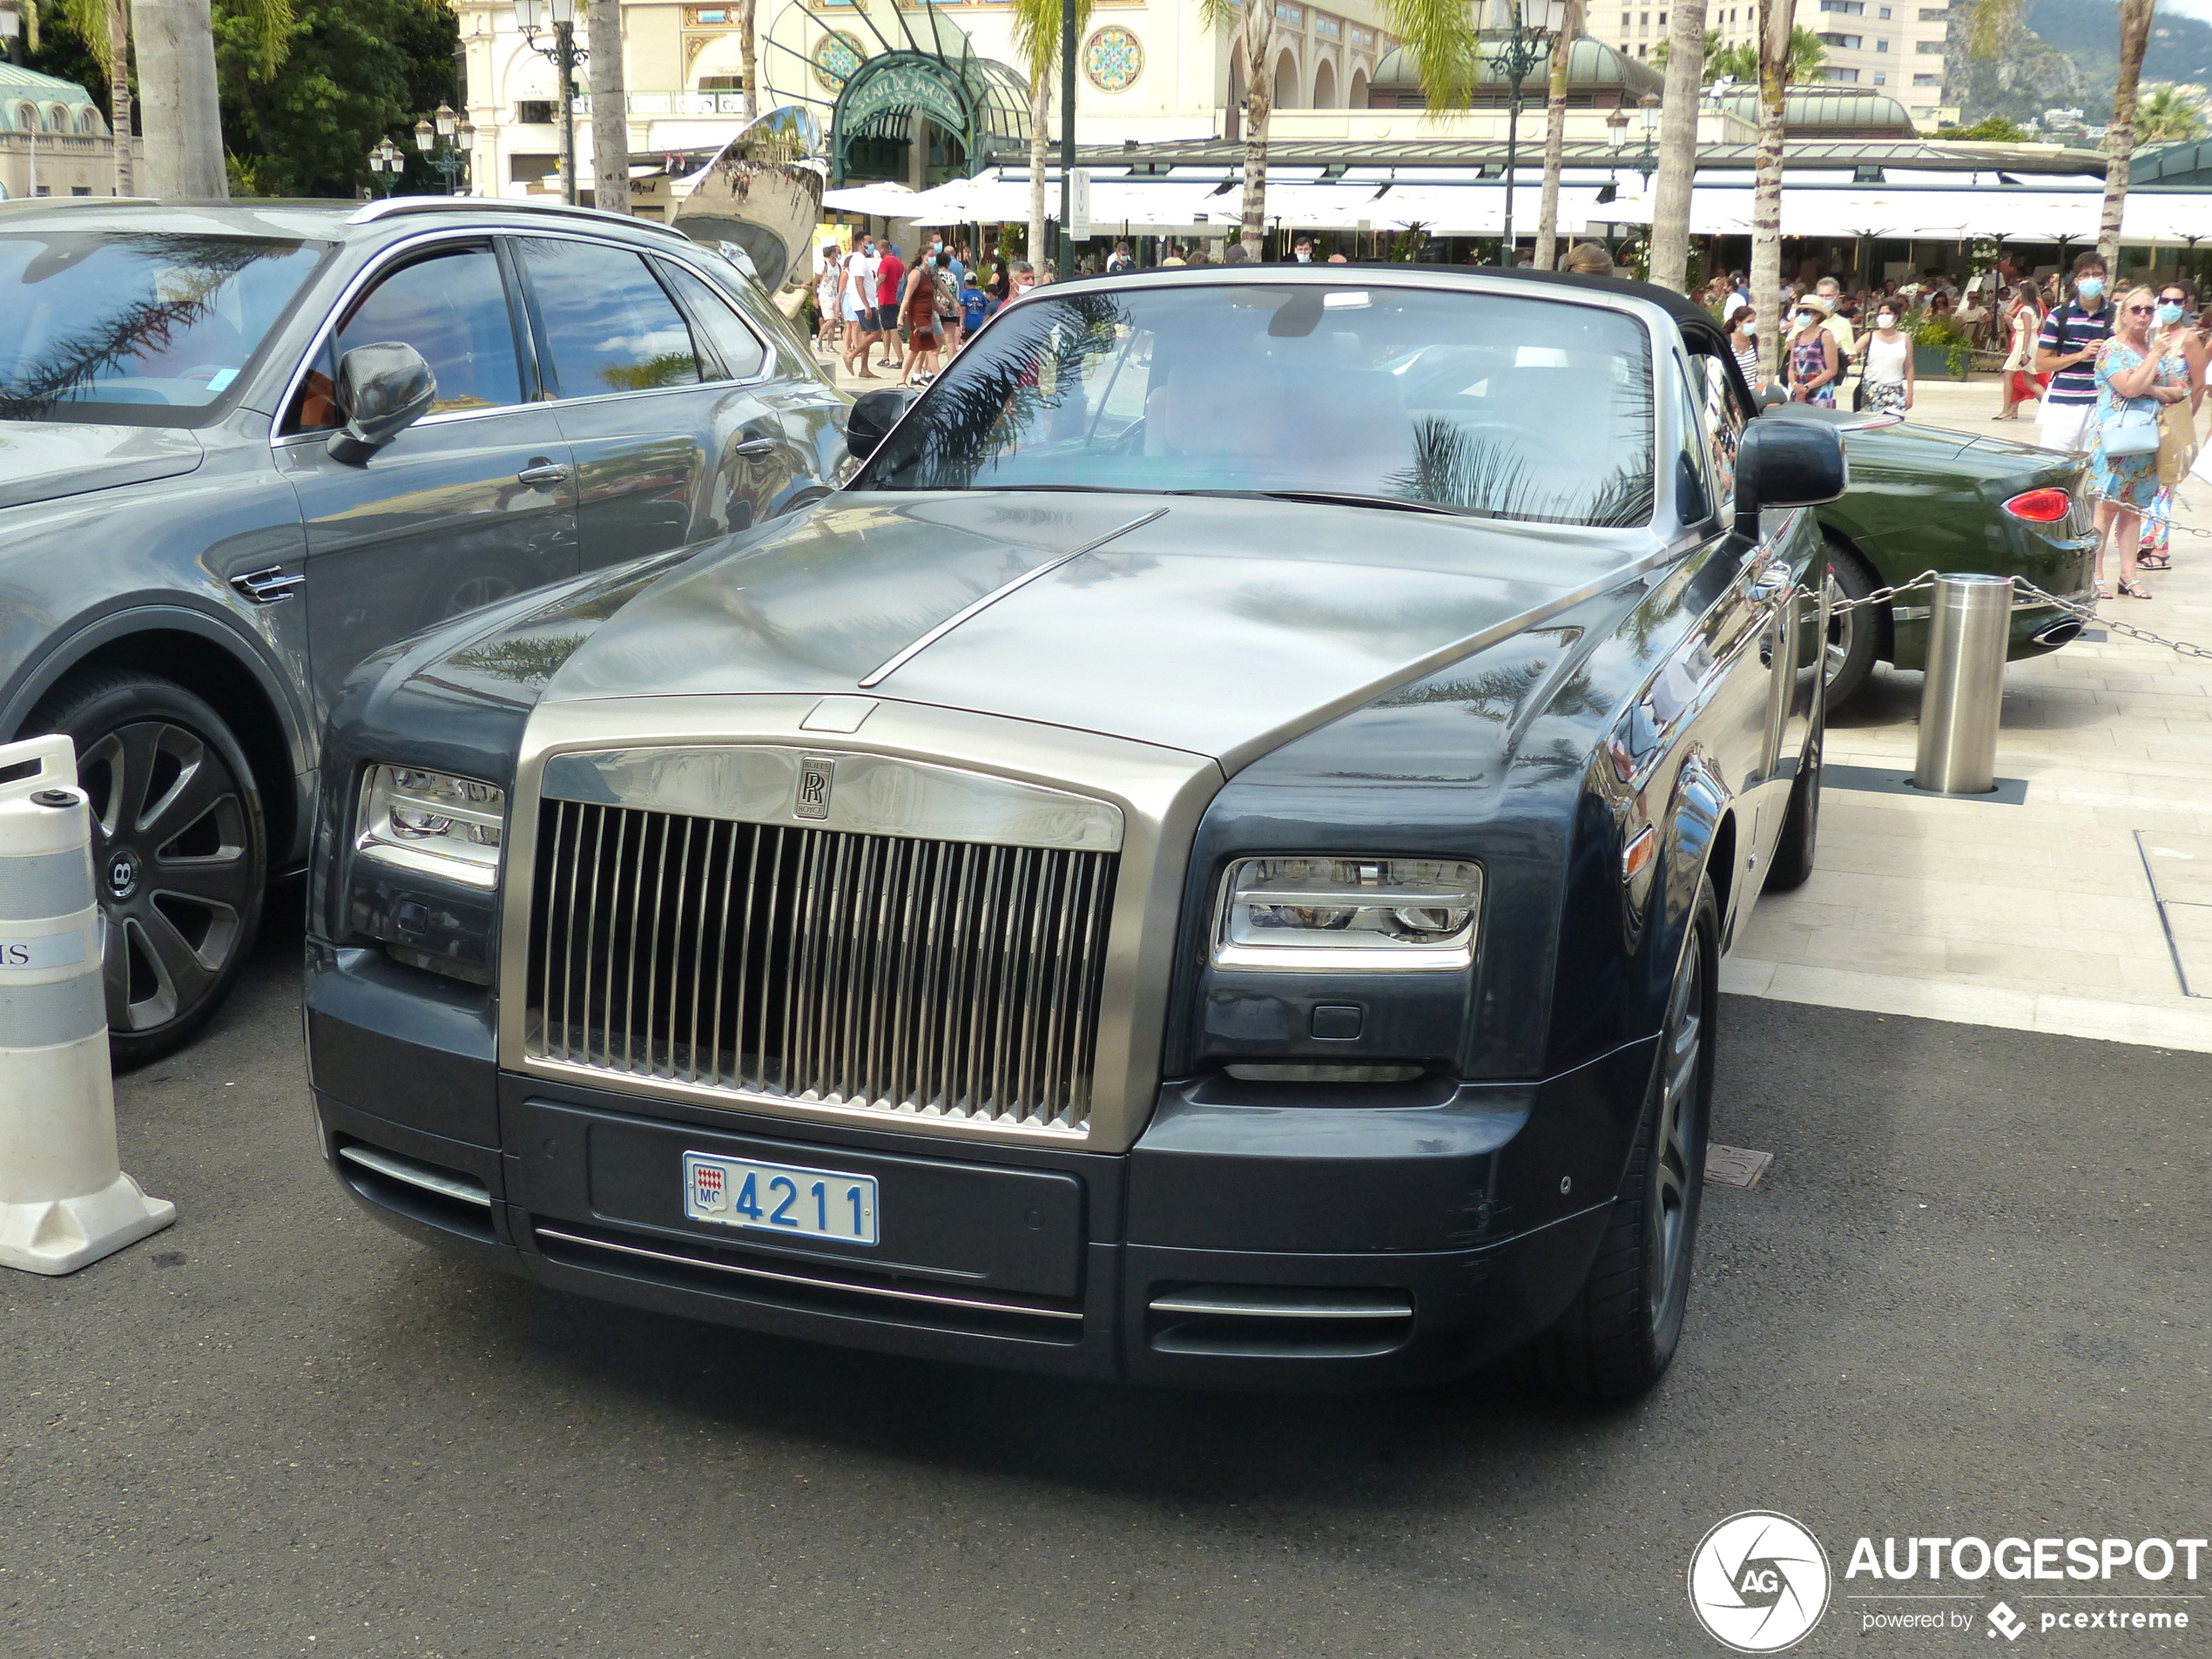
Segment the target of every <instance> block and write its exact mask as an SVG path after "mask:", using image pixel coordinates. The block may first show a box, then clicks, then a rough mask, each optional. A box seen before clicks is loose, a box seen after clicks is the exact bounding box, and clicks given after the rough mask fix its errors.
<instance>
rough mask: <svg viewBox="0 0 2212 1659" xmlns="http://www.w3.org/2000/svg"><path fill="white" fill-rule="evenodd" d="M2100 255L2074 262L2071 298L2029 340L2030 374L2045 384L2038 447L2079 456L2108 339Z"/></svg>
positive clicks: (2090, 434) (2092, 253)
mask: <svg viewBox="0 0 2212 1659" xmlns="http://www.w3.org/2000/svg"><path fill="white" fill-rule="evenodd" d="M2106 275H2107V273H2106V271H2105V262H2104V259H2103V256H2102V255H2101V254H2099V253H2097V252H2096V250H2095V249H2094V248H2092V249H2091V250H2089V251H2088V252H2087V253H2084V254H2082V255H2081V257H2080V259H2078V260H2074V296H2075V297H2074V299H2072V300H2067V302H2066V304H2064V305H2062V306H2060V307H2057V308H2056V309H2054V311H2053V312H2052V313H2051V314H2050V315H2049V316H2048V317H2046V318H2045V319H2044V320H2043V328H2042V332H2041V333H2040V334H2038V335H2037V336H2036V341H2035V372H2036V373H2037V374H2048V375H2049V376H2050V377H2051V379H2050V382H2049V385H2048V386H2047V388H2046V389H2045V391H2044V394H2043V431H2042V440H2041V441H2042V444H2043V447H2044V448H2047V449H2064V450H2066V451H2067V452H2068V453H2070V454H2073V455H2080V453H2081V452H2082V451H2083V450H2085V449H2087V448H2088V447H2089V443H2090V441H2091V439H2092V438H2093V437H2094V433H2093V432H2091V430H2090V423H2091V420H2092V418H2093V417H2094V415H2095V414H2096V408H2097V377H2096V361H2097V353H2098V352H2099V350H2101V348H2102V347H2103V346H2104V343H2105V341H2107V340H2109V339H2111V338H2112V322H2113V314H2112V307H2111V306H2110V305H2109V304H2107V302H2106V300H2105V288H2106V286H2107V285H2106V281H2105V278H2106Z"/></svg>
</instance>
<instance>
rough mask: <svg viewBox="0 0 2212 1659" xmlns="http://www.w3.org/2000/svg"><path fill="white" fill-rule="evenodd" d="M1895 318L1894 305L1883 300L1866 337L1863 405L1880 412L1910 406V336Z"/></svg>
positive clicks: (1901, 411) (1899, 412) (1893, 412)
mask: <svg viewBox="0 0 2212 1659" xmlns="http://www.w3.org/2000/svg"><path fill="white" fill-rule="evenodd" d="M1897 321H1898V318H1897V307H1895V306H1893V305H1891V304H1888V303H1887V302H1885V303H1884V304H1883V306H1882V307H1881V309H1880V310H1878V311H1877V312H1876V313H1875V314H1874V332H1873V333H1872V334H1869V335H1867V337H1866V407H1867V408H1870V409H1874V410H1877V411H1878V412H1879V413H1881V414H1883V415H1902V414H1904V413H1905V411H1906V410H1907V409H1909V408H1912V386H1913V380H1912V335H1910V334H1906V333H1905V330H1903V329H1902V328H1900V327H1898V326H1897Z"/></svg>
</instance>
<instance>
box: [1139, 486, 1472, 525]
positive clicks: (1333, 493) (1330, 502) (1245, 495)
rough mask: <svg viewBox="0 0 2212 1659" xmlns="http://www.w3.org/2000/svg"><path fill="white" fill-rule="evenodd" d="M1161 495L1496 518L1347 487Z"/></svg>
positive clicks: (1164, 492) (1168, 491)
mask: <svg viewBox="0 0 2212 1659" xmlns="http://www.w3.org/2000/svg"><path fill="white" fill-rule="evenodd" d="M1160 493H1161V494H1162V495H1163V496H1223V497H1225V498H1227V499H1228V500H1231V501H1302V502H1312V503H1314V504H1315V505H1316V506H1319V507H1380V508H1383V509H1386V510H1388V511H1390V512H1393V513H1441V514H1443V515H1444V516H1446V517H1447V518H1495V517H1499V516H1501V515H1499V514H1495V513H1486V512H1484V511H1483V510H1482V509H1480V508H1477V507H1445V506H1442V505H1440V504H1439V503H1438V502H1431V501H1408V500H1407V499H1406V498H1405V497H1404V496H1362V495H1359V494H1357V493H1356V492H1354V491H1352V490H1346V489H1163V490H1162V491H1161V492H1160Z"/></svg>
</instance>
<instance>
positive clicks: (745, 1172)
mask: <svg viewBox="0 0 2212 1659" xmlns="http://www.w3.org/2000/svg"><path fill="white" fill-rule="evenodd" d="M684 1213H685V1215H687V1216H689V1217H691V1219H692V1220H693V1221H706V1222H711V1223H713V1224H715V1225H717V1226H720V1227H744V1228H746V1229H749V1230H751V1231H757V1232H764V1233H783V1234H785V1235H786V1236H788V1237H792V1238H833V1239H835V1240H837V1241H838V1242H839V1243H840V1244H874V1243H875V1242H876V1213H875V1177H873V1176H867V1175H849V1174H846V1172H845V1171H843V1170H808V1169H803V1168H801V1167H799V1165H797V1164H794V1163H751V1162H749V1161H748V1160H746V1159H744V1158H725V1157H716V1156H715V1155H714V1154H712V1153H711V1152H686V1153H685V1154H684Z"/></svg>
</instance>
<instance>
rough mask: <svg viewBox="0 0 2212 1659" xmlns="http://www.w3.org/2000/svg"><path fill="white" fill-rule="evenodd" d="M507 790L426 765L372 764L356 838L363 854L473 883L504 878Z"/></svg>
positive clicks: (485, 884)
mask: <svg viewBox="0 0 2212 1659" xmlns="http://www.w3.org/2000/svg"><path fill="white" fill-rule="evenodd" d="M506 811H507V792H506V791H505V790H503V789H499V788H496V787H495V786H492V785H490V784H485V783H479V782H477V781H476V780H475V779H474V778H456V777H455V776H454V775H453V774H452V773H450V772H428V771H426V770H424V769H423V768H421V767H420V766H371V767H370V768H369V769H368V775H367V776H365V777H364V778H363V779H361V816H360V819H359V820H358V822H357V826H356V828H355V831H354V847H355V848H356V849H357V850H358V851H359V852H360V853H361V856H362V857H364V858H369V859H374V860H376V861H377V862H379V863H380V864H388V865H391V866H393V867H395V868H397V869H401V870H412V871H415V872H416V873H420V874H423V875H434V876H442V877H443V878H444V879H445V880H448V881H459V882H462V883H465V884H466V885H468V886H469V887H496V886H498V885H499V860H500V853H501V847H500V839H501V838H500V826H501V824H502V820H503V819H504V818H505V817H506Z"/></svg>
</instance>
